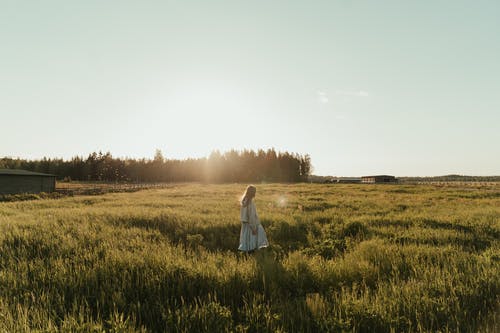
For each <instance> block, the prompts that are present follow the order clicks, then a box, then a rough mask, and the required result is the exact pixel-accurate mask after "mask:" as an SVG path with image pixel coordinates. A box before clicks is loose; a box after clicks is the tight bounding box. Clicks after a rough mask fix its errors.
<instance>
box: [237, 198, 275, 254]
mask: <svg viewBox="0 0 500 333" xmlns="http://www.w3.org/2000/svg"><path fill="white" fill-rule="evenodd" d="M240 217H241V231H240V246H239V247H238V250H240V251H245V252H247V251H253V250H256V249H261V248H264V247H267V246H269V243H268V241H267V236H266V232H265V230H264V228H263V227H262V225H261V224H260V220H259V216H258V215H257V209H256V208H255V204H254V202H253V201H250V203H249V204H248V205H247V206H243V205H242V206H241V208H240ZM255 228H256V229H257V234H256V235H254V234H253V233H252V229H254V230H255Z"/></svg>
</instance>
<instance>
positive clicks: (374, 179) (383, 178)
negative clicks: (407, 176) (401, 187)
mask: <svg viewBox="0 0 500 333" xmlns="http://www.w3.org/2000/svg"><path fill="white" fill-rule="evenodd" d="M397 181H398V180H397V179H396V177H394V176H388V175H377V176H363V177H361V182H362V183H366V184H373V183H397Z"/></svg>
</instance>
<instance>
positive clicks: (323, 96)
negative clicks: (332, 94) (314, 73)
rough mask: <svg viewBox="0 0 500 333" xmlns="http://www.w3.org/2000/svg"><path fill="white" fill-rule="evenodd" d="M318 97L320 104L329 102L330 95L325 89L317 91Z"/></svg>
mask: <svg viewBox="0 0 500 333" xmlns="http://www.w3.org/2000/svg"><path fill="white" fill-rule="evenodd" d="M316 95H317V98H318V103H320V104H327V103H328V95H327V94H326V92H324V91H319V90H318V91H317V92H316Z"/></svg>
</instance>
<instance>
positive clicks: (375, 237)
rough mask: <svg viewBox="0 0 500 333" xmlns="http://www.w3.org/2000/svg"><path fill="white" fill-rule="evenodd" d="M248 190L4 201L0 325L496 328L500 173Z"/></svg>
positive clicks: (192, 188)
mask: <svg viewBox="0 0 500 333" xmlns="http://www.w3.org/2000/svg"><path fill="white" fill-rule="evenodd" d="M244 188H245V185H195V184H185V185H172V186H170V187H166V188H161V189H150V190H144V191H138V192H132V193H108V194H103V195H95V196H74V197H64V198H58V199H44V200H29V201H17V202H3V203H0V246H1V248H0V331H5V332H31V331H42V332H56V331H68V332H104V331H106V332H108V331H109V332H135V331H137V332H496V331H498V330H499V327H500V326H499V325H500V185H498V184H491V185H483V186H469V185H467V186H461V185H457V186H453V185H450V186H430V185H414V186H412V185H385V186H384V185H318V184H316V185H314V184H299V185H258V186H257V198H256V205H257V209H258V211H259V215H260V217H261V221H262V224H263V225H264V228H265V229H266V232H267V235H268V238H269V241H270V243H271V247H270V248H268V249H265V250H263V251H260V252H258V253H255V254H253V255H245V254H242V253H238V252H237V251H236V248H237V246H238V237H239V229H240V222H239V206H238V199H239V197H240V195H241V194H242V192H243V190H244Z"/></svg>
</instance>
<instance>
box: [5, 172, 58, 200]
mask: <svg viewBox="0 0 500 333" xmlns="http://www.w3.org/2000/svg"><path fill="white" fill-rule="evenodd" d="M55 190H56V176H55V175H50V174H46V173H39V172H31V171H26V170H19V169H0V195H5V194H19V193H40V192H54V191H55Z"/></svg>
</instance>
